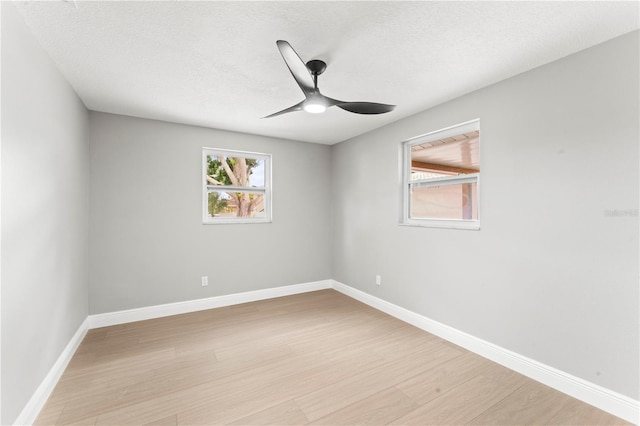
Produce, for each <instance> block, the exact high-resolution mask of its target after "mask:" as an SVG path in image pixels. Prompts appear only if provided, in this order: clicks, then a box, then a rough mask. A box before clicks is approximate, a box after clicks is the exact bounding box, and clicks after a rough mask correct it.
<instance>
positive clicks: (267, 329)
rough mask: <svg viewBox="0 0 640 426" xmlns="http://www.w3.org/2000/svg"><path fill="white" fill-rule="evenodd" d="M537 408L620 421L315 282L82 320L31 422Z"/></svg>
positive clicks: (428, 420) (260, 419)
mask: <svg viewBox="0 0 640 426" xmlns="http://www.w3.org/2000/svg"><path fill="white" fill-rule="evenodd" d="M540 412H544V413H545V415H544V416H543V415H540V414H537V413H540ZM538 421H540V422H547V423H548V424H612V425H613V424H626V423H625V422H623V421H621V420H620V419H618V418H616V417H614V416H611V415H609V414H607V413H604V412H602V411H600V410H597V409H596V408H594V407H591V406H589V405H587V404H583V403H581V402H579V401H577V400H574V399H572V398H569V397H567V396H566V395H563V394H560V393H559V392H557V391H554V390H552V389H549V388H547V387H545V386H542V385H540V384H538V383H536V382H533V381H531V380H529V379H526V378H524V377H523V376H521V375H519V374H517V373H514V372H512V371H510V370H508V369H506V368H503V367H501V366H499V365H497V364H495V363H493V362H491V361H488V360H486V359H484V358H482V357H479V356H477V355H475V354H473V353H470V352H468V351H466V350H464V349H462V348H459V347H457V346H455V345H453V344H451V343H449V342H446V341H443V340H442V339H439V338H437V337H436V336H433V335H431V334H429V333H425V332H424V331H422V330H419V329H417V328H415V327H412V326H411V325H408V324H406V323H403V322H401V321H399V320H397V319H395V318H392V317H390V316H388V315H387V314H384V313H383V312H380V311H377V310H375V309H372V308H370V307H368V306H366V305H364V304H362V303H360V302H357V301H355V300H353V299H351V298H349V297H347V296H344V295H342V294H340V293H337V292H335V291H333V290H322V291H317V292H312V293H305V294H299V295H294V296H287V297H281V298H274V299H269V300H264V301H258V302H252V303H246V304H242V305H236V306H228V307H224V308H219V309H211V310H205V311H199V312H193V313H189V314H182V315H176V316H173V317H165V318H157V319H152V320H146V321H140V322H136V323H129V324H120V325H116V326H112V327H103V328H99V329H95V330H90V331H89V332H88V333H87V335H86V336H85V338H84V340H83V342H82V343H81V344H80V346H79V347H78V350H77V351H76V353H75V354H74V356H73V358H72V359H71V362H70V363H69V365H68V366H67V369H66V370H65V372H64V374H63V375H62V377H61V379H60V380H59V382H58V384H57V386H56V388H55V389H54V391H53V393H52V394H51V397H50V398H49V400H48V401H47V403H46V404H45V406H44V408H43V409H42V412H41V413H40V415H39V416H38V418H37V419H36V422H35V424H36V425H53V424H67V425H72V424H88V425H134V424H135V425H144V424H149V425H178V424H191V425H195V424H203V425H204V424H206V425H211V424H283V425H284V424H306V423H308V422H315V423H316V424H358V423H360V424H384V423H392V424H463V423H468V422H472V423H475V424H487V423H492V424H514V423H522V424H527V423H538Z"/></svg>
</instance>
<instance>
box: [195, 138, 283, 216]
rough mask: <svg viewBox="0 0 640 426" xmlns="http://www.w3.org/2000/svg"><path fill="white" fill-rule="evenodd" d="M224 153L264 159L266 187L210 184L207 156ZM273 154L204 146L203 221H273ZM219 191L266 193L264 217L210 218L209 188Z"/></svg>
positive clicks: (202, 171) (202, 174) (225, 154)
mask: <svg viewBox="0 0 640 426" xmlns="http://www.w3.org/2000/svg"><path fill="white" fill-rule="evenodd" d="M210 155H224V156H229V157H242V158H253V159H256V160H263V161H264V188H255V187H244V186H231V185H229V186H227V185H209V184H208V182H207V179H206V175H207V169H208V163H207V156H210ZM271 162H272V158H271V154H264V153H260V152H250V151H237V150H232V149H220V148H207V147H204V148H202V169H201V172H200V173H201V178H202V223H203V224H204V225H222V224H238V223H271V222H272V215H271V204H272V185H271V166H272V164H271ZM210 188H211V189H215V190H217V191H225V190H229V191H231V192H259V193H262V194H264V212H265V215H264V217H247V218H242V217H228V218H215V219H214V218H210V217H209V189H210Z"/></svg>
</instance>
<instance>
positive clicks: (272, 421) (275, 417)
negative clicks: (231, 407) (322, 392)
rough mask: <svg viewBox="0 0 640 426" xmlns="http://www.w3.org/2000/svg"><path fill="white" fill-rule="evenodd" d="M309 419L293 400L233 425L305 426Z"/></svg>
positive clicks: (246, 417)
mask: <svg viewBox="0 0 640 426" xmlns="http://www.w3.org/2000/svg"><path fill="white" fill-rule="evenodd" d="M308 422H309V419H307V417H306V416H305V415H304V413H303V412H302V410H301V409H300V407H298V404H296V403H295V401H293V400H292V399H290V400H288V401H285V402H283V403H280V404H278V405H275V406H273V407H269V408H266V409H264V410H261V411H258V412H257V413H254V414H251V415H249V416H245V417H242V418H240V419H238V420H236V421H235V422H232V423H230V424H231V425H239V426H241V425H256V426H257V425H304V424H307V423H308Z"/></svg>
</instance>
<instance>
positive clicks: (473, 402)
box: [396, 365, 527, 425]
mask: <svg viewBox="0 0 640 426" xmlns="http://www.w3.org/2000/svg"><path fill="white" fill-rule="evenodd" d="M526 381H527V379H526V378H524V377H523V376H521V375H519V374H517V373H515V372H513V371H511V370H508V369H506V368H503V367H500V366H497V365H496V366H494V367H493V368H492V369H490V370H486V371H484V372H483V373H482V374H480V375H477V376H475V377H473V378H472V379H470V380H468V381H466V382H464V383H462V384H460V385H458V386H457V387H455V388H453V389H452V390H450V391H449V392H447V393H444V394H442V395H440V396H439V397H438V398H435V399H433V400H431V401H429V402H427V403H426V404H424V405H421V406H420V407H419V408H418V409H416V410H413V411H412V412H410V413H409V414H407V415H405V416H403V417H401V418H399V419H397V420H396V422H397V423H398V424H405V425H425V424H437V425H460V424H465V423H467V422H469V421H471V420H472V419H474V418H475V417H477V416H478V415H480V414H481V413H482V412H484V411H485V410H486V409H487V408H488V407H491V406H492V405H494V404H495V403H496V402H498V401H500V400H502V399H503V398H505V397H506V396H507V395H509V394H511V393H512V392H514V391H515V390H516V389H518V388H519V387H521V386H522V385H524V384H525V383H526Z"/></svg>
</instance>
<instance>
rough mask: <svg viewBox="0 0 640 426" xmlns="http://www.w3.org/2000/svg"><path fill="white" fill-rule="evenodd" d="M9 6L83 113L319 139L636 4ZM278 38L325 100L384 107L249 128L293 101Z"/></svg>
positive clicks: (584, 34)
mask: <svg viewBox="0 0 640 426" xmlns="http://www.w3.org/2000/svg"><path fill="white" fill-rule="evenodd" d="M14 4H16V6H17V7H18V10H19V11H20V12H21V14H22V15H23V17H24V18H25V22H26V23H27V25H28V26H29V27H30V28H31V30H32V31H33V32H34V34H35V35H36V37H37V38H38V39H39V41H40V43H41V44H42V46H43V47H44V48H45V49H46V50H47V51H48V52H49V54H50V55H51V57H52V58H53V60H54V61H55V62H56V64H57V65H58V67H59V68H60V70H61V71H62V73H63V74H64V75H65V76H66V78H67V79H68V80H69V82H70V83H71V85H72V86H73V88H74V89H75V90H76V92H77V93H78V95H79V96H80V98H82V100H83V101H84V103H85V105H86V106H87V107H88V108H89V109H92V110H95V111H104V112H111V113H117V114H125V115H131V116H136V117H145V118H153V119H159V120H166V121H172V122H179V123H186V124H193V125H200V126H206V127H214V128H219V129H226V130H234V131H240V132H246V133H254V134H261V135H268V136H276V137H282V138H288V139H294V140H300V141H308V142H317V143H326V144H333V143H337V142H340V141H343V140H345V139H348V138H351V137H354V136H357V135H360V134H362V133H365V132H367V131H370V130H373V129H375V128H377V127H380V126H383V125H385V124H388V123H390V122H393V121H396V120H398V119H400V118H403V117H406V116H409V115H412V114H415V113H417V112H419V111H421V110H424V109H426V108H429V107H431V106H434V105H437V104H439V103H442V102H443V101H446V100H449V99H453V98H455V97H458V96H460V95H462V94H465V93H468V92H471V91H473V90H476V89H479V88H481V87H484V86H487V85H489V84H492V83H495V82H498V81H500V80H503V79H505V78H508V77H510V76H513V75H516V74H519V73H521V72H524V71H527V70H529V69H532V68H534V67H537V66H539V65H542V64H545V63H548V62H551V61H554V60H556V59H559V58H561V57H563V56H566V55H568V54H571V53H573V52H576V51H578V50H582V49H585V48H587V47H590V46H593V45H595V44H598V43H601V42H603V41H606V40H609V39H611V38H614V37H616V36H619V35H622V34H624V33H627V32H629V31H632V30H634V29H637V28H638V27H639V24H638V21H639V17H638V15H639V3H638V2H419V1H418V2H397V1H387V2H367V1H359V2H339V1H334V2H311V1H309V2H307V1H303V2H269V1H263V2H222V1H216V2H204V1H203V2H159V1H140V2H107V1H104V2H83V1H80V0H76V1H44V2H34V1H29V2H14ZM278 39H284V40H287V41H289V42H290V43H291V45H292V46H293V47H294V49H296V51H297V52H298V54H299V55H300V56H301V57H302V59H303V60H305V61H307V60H309V59H314V58H317V59H322V60H324V61H326V62H327V64H328V68H327V70H326V71H325V73H324V74H323V75H321V76H320V79H319V87H320V89H321V90H322V92H323V93H324V94H325V95H327V96H330V97H333V98H338V99H342V100H347V101H372V102H381V103H390V104H397V105H398V107H397V108H396V110H395V111H393V112H391V113H388V114H382V115H377V116H372V115H358V114H352V113H348V112H346V111H343V110H341V109H339V108H335V107H334V108H330V109H329V110H328V111H327V112H326V113H324V114H309V113H306V112H303V111H300V112H294V113H290V114H285V115H282V116H279V117H275V118H269V119H261V118H260V117H263V116H265V115H268V114H271V113H273V112H276V111H279V110H281V109H284V108H286V107H289V106H291V105H293V104H296V103H298V102H299V101H301V100H302V99H303V95H302V91H301V90H300V89H299V88H298V86H297V85H296V83H295V81H294V80H293V78H292V77H291V75H290V73H289V71H288V70H287V68H286V66H285V64H284V62H283V60H282V57H281V56H280V53H279V52H278V49H277V48H276V40H278Z"/></svg>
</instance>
